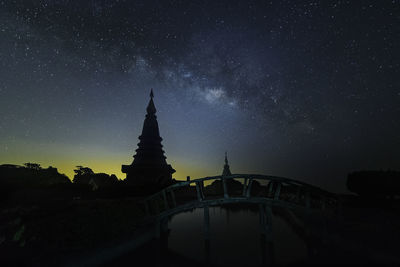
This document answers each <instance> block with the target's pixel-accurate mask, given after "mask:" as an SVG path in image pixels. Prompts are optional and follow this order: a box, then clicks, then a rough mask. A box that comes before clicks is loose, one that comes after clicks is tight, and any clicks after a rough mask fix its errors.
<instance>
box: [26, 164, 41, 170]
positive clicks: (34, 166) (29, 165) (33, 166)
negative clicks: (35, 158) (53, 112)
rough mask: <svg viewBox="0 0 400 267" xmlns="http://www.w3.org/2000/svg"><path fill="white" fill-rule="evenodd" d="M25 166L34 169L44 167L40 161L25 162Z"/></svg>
mask: <svg viewBox="0 0 400 267" xmlns="http://www.w3.org/2000/svg"><path fill="white" fill-rule="evenodd" d="M24 166H25V167H26V168H28V169H32V170H40V169H42V167H40V164H38V163H30V162H27V163H24Z"/></svg>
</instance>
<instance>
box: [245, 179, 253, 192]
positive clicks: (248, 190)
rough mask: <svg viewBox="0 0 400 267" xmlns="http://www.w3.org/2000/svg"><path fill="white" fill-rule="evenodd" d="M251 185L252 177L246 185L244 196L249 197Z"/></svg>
mask: <svg viewBox="0 0 400 267" xmlns="http://www.w3.org/2000/svg"><path fill="white" fill-rule="evenodd" d="M252 185H253V178H250V181H249V185H248V186H247V192H246V197H250V195H251V187H252Z"/></svg>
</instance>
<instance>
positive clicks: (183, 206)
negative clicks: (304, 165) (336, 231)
mask: <svg viewBox="0 0 400 267" xmlns="http://www.w3.org/2000/svg"><path fill="white" fill-rule="evenodd" d="M206 184H207V185H206ZM233 203H248V204H255V205H258V207H259V216H260V234H261V237H262V240H264V243H262V246H264V249H263V251H266V250H268V246H271V244H272V240H271V236H272V223H271V222H272V215H273V214H272V213H273V209H274V210H276V209H279V210H280V211H281V214H280V215H281V216H282V215H284V217H285V219H286V220H287V221H289V223H291V224H292V226H294V228H297V230H299V229H300V230H299V231H300V232H302V233H301V234H302V235H303V237H304V239H306V240H308V241H311V242H310V244H311V245H310V246H312V247H315V246H318V245H317V244H318V242H315V241H316V239H323V238H326V236H327V224H328V221H329V220H330V219H331V218H334V217H336V215H338V214H339V213H340V206H341V205H340V200H339V198H338V197H337V196H336V195H335V194H333V193H330V192H328V191H325V190H322V189H320V188H318V187H315V186H312V185H309V184H306V183H303V182H300V181H296V180H293V179H288V178H283V177H276V176H267V175H258V174H233V175H230V176H213V177H204V178H200V179H195V180H190V181H185V182H179V183H177V184H174V185H171V186H169V187H167V188H165V189H163V190H161V191H160V192H158V193H156V194H154V195H151V196H149V197H148V198H146V199H145V200H144V205H145V209H146V214H147V220H149V221H151V222H155V227H156V229H155V231H156V236H158V237H161V238H162V235H163V233H165V232H167V229H168V218H169V217H170V216H172V215H174V214H178V213H181V212H185V211H189V210H193V209H195V208H203V210H204V216H203V218H204V222H203V231H204V240H205V252H206V253H205V255H209V254H210V251H209V247H210V244H209V242H210V241H209V240H210V215H209V207H210V206H220V205H225V204H233ZM306 242H307V241H306ZM263 244H264V245H263ZM268 244H269V245H268ZM265 248H267V249H265ZM309 250H310V251H312V250H313V249H312V248H311V249H309ZM207 258H208V259H209V257H207V256H206V261H207ZM271 258H273V257H267V256H266V255H263V262H264V263H265V262H266V261H267V259H271Z"/></svg>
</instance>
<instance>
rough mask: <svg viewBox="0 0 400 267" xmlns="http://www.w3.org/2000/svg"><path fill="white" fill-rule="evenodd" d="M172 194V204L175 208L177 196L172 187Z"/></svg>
mask: <svg viewBox="0 0 400 267" xmlns="http://www.w3.org/2000/svg"><path fill="white" fill-rule="evenodd" d="M169 192H170V194H171V198H172V205H173V206H174V208H175V207H176V198H175V192H174V190H173V189H172V190H171V191H169Z"/></svg>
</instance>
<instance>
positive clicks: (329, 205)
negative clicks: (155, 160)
mask: <svg viewBox="0 0 400 267" xmlns="http://www.w3.org/2000/svg"><path fill="white" fill-rule="evenodd" d="M239 180H240V181H241V182H239ZM210 182H212V183H211V184H209V185H207V186H205V183H210ZM218 200H220V202H227V201H236V202H237V201H243V202H246V201H250V200H259V201H263V200H268V201H271V202H273V203H279V204H287V205H290V206H295V207H302V208H304V209H306V210H321V211H330V212H339V209H340V201H339V199H338V198H337V197H336V195H335V194H333V193H330V192H328V191H325V190H323V189H320V188H318V187H315V186H312V185H309V184H307V183H303V182H300V181H296V180H292V179H288V178H284V177H276V176H267V175H258V174H233V175H230V176H212V177H204V178H200V179H194V180H190V181H184V182H179V183H176V184H173V185H171V186H169V187H166V188H164V189H163V190H161V191H160V192H157V193H156V194H153V195H151V196H149V197H147V198H146V199H145V200H144V205H145V209H146V213H147V215H148V216H157V215H159V214H162V213H164V212H167V211H169V210H172V209H176V208H178V207H179V206H183V205H185V204H186V205H187V204H188V203H203V202H207V203H211V204H212V203H216V201H218Z"/></svg>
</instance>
